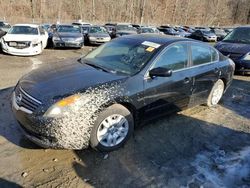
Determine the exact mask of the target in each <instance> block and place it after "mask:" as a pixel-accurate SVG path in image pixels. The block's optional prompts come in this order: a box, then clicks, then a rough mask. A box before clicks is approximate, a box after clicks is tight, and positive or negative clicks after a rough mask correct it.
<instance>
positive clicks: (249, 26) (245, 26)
mask: <svg viewBox="0 0 250 188" xmlns="http://www.w3.org/2000/svg"><path fill="white" fill-rule="evenodd" d="M237 28H250V25H243V26H239V27H237ZM229 29H233V28H229Z"/></svg>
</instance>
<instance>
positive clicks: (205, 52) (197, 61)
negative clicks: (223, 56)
mask: <svg viewBox="0 0 250 188" xmlns="http://www.w3.org/2000/svg"><path fill="white" fill-rule="evenodd" d="M191 53H192V61H193V66H195V65H201V64H205V63H209V62H211V61H212V52H211V48H210V47H207V46H203V45H200V44H191ZM214 58H215V59H216V58H217V57H215V55H214Z"/></svg>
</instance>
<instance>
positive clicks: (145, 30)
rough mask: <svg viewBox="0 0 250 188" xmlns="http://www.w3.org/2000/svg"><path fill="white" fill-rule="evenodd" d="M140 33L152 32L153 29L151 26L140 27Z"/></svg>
mask: <svg viewBox="0 0 250 188" xmlns="http://www.w3.org/2000/svg"><path fill="white" fill-rule="evenodd" d="M141 32H142V33H154V30H153V29H152V28H142V29H141Z"/></svg>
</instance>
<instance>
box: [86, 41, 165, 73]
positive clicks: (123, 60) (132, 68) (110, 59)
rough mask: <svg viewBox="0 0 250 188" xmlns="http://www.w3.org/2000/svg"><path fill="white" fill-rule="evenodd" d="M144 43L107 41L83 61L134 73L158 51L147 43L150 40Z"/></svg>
mask: <svg viewBox="0 0 250 188" xmlns="http://www.w3.org/2000/svg"><path fill="white" fill-rule="evenodd" d="M144 43H145V42H144ZM144 43H139V44H138V43H135V42H134V41H133V40H131V39H126V40H116V41H112V42H109V43H105V44H104V45H102V46H100V47H98V48H97V49H96V50H94V51H92V52H90V53H89V54H88V55H86V56H85V57H84V58H83V59H82V61H83V62H88V63H90V64H94V65H95V66H99V67H102V68H105V69H106V70H109V71H110V72H113V73H122V74H126V75H133V74H135V73H137V72H139V71H140V70H141V69H142V68H143V66H144V65H146V63H147V62H148V61H149V59H150V58H151V57H152V56H153V55H154V52H155V51H156V48H154V47H152V46H148V45H147V44H148V43H149V42H148V43H145V44H146V45H145V44H144ZM149 44H150V43H149ZM156 45H157V46H156V47H159V46H160V45H159V44H156Z"/></svg>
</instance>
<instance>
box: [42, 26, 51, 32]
mask: <svg viewBox="0 0 250 188" xmlns="http://www.w3.org/2000/svg"><path fill="white" fill-rule="evenodd" d="M42 27H43V29H45V30H47V31H48V30H49V28H50V25H48V24H46V25H42Z"/></svg>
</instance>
